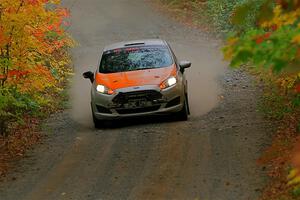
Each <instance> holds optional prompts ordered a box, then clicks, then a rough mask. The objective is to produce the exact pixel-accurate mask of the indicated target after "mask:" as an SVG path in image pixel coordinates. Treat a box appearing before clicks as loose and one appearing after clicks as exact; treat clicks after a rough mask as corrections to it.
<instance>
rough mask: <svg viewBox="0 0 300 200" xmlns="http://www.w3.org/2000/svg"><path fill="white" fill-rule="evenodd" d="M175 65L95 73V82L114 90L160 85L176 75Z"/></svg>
mask: <svg viewBox="0 0 300 200" xmlns="http://www.w3.org/2000/svg"><path fill="white" fill-rule="evenodd" d="M176 72H177V70H176V65H175V64H174V65H171V66H169V67H163V68H156V69H145V70H137V71H129V72H118V73H110V74H102V73H97V74H96V77H95V78H96V79H95V80H96V83H97V84H101V85H105V86H106V87H108V88H110V89H112V90H116V89H120V88H127V87H134V86H143V85H160V84H161V83H162V82H163V81H164V80H166V79H167V78H168V77H170V76H175V75H176Z"/></svg>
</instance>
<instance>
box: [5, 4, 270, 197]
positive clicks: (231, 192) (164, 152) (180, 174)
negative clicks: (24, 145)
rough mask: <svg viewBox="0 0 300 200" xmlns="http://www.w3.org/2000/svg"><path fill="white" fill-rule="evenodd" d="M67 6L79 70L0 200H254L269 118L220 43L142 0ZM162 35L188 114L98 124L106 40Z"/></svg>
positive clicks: (260, 183) (250, 83)
mask: <svg viewBox="0 0 300 200" xmlns="http://www.w3.org/2000/svg"><path fill="white" fill-rule="evenodd" d="M63 4H64V5H65V6H67V7H68V8H70V10H71V12H72V17H71V22H72V26H71V28H70V29H69V31H70V33H71V34H72V35H73V36H74V38H75V39H76V40H77V41H78V43H79V46H78V47H77V48H76V49H74V51H73V57H74V65H75V71H76V75H75V77H74V80H73V82H72V89H71V91H70V101H71V104H72V109H70V110H68V111H66V112H64V113H62V114H58V115H55V116H53V117H52V118H51V119H49V120H48V122H47V123H46V124H45V125H44V132H45V134H46V135H47V137H46V139H45V140H44V142H43V144H41V145H39V146H38V147H37V148H35V150H33V151H31V152H29V153H28V155H27V156H26V158H25V159H23V160H21V161H19V162H18V163H17V167H16V170H15V171H14V172H12V173H11V174H9V175H8V176H7V177H6V179H5V180H4V182H3V183H0V199H1V200H19V199H25V200H48V199H49V200H60V199H61V200H71V199H72V200H85V199H87V200H102V199H103V200H106V199H117V200H119V199H142V200H144V199H154V200H159V199H178V200H184V199H187V200H190V199H191V200H196V199H197V200H255V199H257V197H258V196H259V194H260V191H261V188H262V187H263V185H264V183H265V178H264V176H263V172H262V171H261V169H260V167H258V166H256V164H255V160H256V159H257V158H258V156H259V155H260V152H261V150H262V148H263V147H264V146H265V143H266V142H268V141H269V137H270V130H271V126H270V124H269V123H268V122H267V121H265V120H264V119H263V118H262V116H261V114H260V113H259V112H257V107H256V105H257V99H258V97H259V95H260V91H259V88H257V87H254V84H253V81H252V79H251V78H250V77H249V76H247V75H245V73H243V72H241V71H232V70H228V69H226V63H224V62H222V56H221V54H220V51H219V49H218V41H216V40H213V39H211V38H210V37H208V36H207V35H206V34H203V33H201V32H200V31H199V30H195V29H192V28H189V27H185V26H183V25H181V24H178V23H177V22H175V21H173V20H172V19H169V18H168V17H166V16H165V15H163V14H162V13H159V12H157V11H156V10H155V9H153V7H152V6H150V5H149V2H145V1H143V0H63ZM157 37H159V38H162V39H166V40H167V41H169V42H170V44H171V46H172V47H173V48H174V50H175V53H176V54H177V55H178V57H179V59H187V60H190V61H192V63H193V66H192V68H191V69H189V70H188V72H187V75H188V79H189V96H190V99H191V100H190V101H191V110H192V116H191V117H190V120H189V121H188V122H178V121H177V122H176V121H172V120H169V119H168V117H165V118H158V117H150V118H142V119H132V120H121V121H115V122H114V126H113V127H109V128H107V129H103V130H95V129H94V128H93V125H92V123H91V122H92V121H91V113H90V107H89V101H90V96H89V92H90V83H89V82H88V81H87V80H83V78H82V77H81V74H82V72H84V71H87V70H94V69H95V67H96V66H97V65H98V62H99V58H100V53H101V50H102V49H103V47H104V46H105V45H107V44H110V43H113V42H118V41H122V40H134V39H141V38H157Z"/></svg>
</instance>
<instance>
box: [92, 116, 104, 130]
mask: <svg viewBox="0 0 300 200" xmlns="http://www.w3.org/2000/svg"><path fill="white" fill-rule="evenodd" d="M93 122H94V126H95V128H96V129H99V128H102V127H103V122H102V120H99V119H97V118H96V117H95V115H94V113H93Z"/></svg>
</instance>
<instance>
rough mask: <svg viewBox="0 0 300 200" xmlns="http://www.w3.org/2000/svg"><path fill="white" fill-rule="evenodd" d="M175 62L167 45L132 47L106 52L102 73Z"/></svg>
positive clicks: (163, 65)
mask: <svg viewBox="0 0 300 200" xmlns="http://www.w3.org/2000/svg"><path fill="white" fill-rule="evenodd" d="M172 64H173V60H172V57H171V55H170V51H169V49H168V48H167V47H163V46H153V47H149V46H148V47H131V48H121V49H114V50H111V51H106V52H104V54H103V56H102V60H101V64H100V69H99V72H100V73H116V72H126V71H136V70H143V69H154V68H162V67H168V66H170V65H172Z"/></svg>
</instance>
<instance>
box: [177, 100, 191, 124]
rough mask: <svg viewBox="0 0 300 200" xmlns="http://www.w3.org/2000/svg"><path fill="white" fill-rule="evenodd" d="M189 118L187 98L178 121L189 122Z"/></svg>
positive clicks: (179, 113)
mask: <svg viewBox="0 0 300 200" xmlns="http://www.w3.org/2000/svg"><path fill="white" fill-rule="evenodd" d="M188 116H189V103H188V99H187V98H185V100H184V106H183V108H182V110H181V111H179V112H178V119H179V120H181V121H187V120H188Z"/></svg>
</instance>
